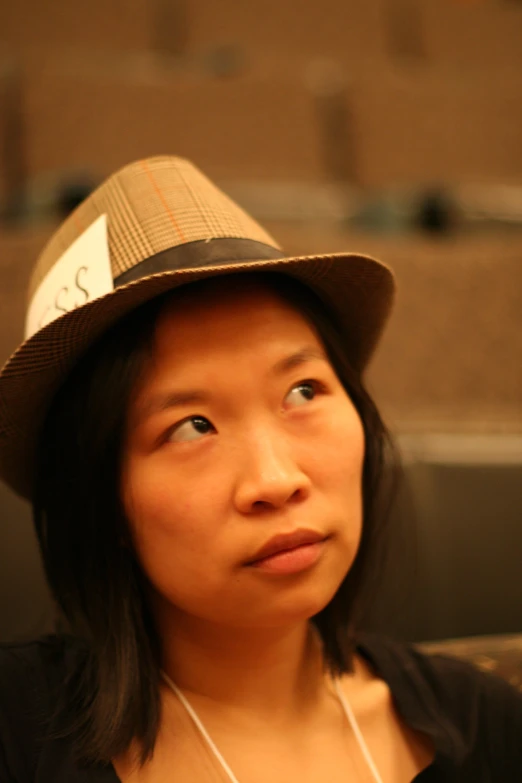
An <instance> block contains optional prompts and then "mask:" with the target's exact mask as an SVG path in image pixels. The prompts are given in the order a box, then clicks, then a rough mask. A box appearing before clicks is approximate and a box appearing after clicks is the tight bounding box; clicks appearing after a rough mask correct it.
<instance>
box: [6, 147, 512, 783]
mask: <svg viewBox="0 0 522 783" xmlns="http://www.w3.org/2000/svg"><path fill="white" fill-rule="evenodd" d="M392 298H393V277H392V275H391V273H390V271H389V270H388V269H387V268H386V267H384V266H383V265H382V264H380V263H378V262H377V261H374V260H372V259H369V258H366V257H362V256H354V255H350V254H340V255H337V256H322V257H308V258H294V259H288V258H285V257H284V254H283V253H282V252H281V251H280V250H279V249H278V248H277V246H276V244H275V243H274V241H273V240H272V239H271V238H270V237H269V236H268V234H266V232H264V231H263V229H262V228H261V227H260V226H258V225H257V224H256V223H255V222H254V221H253V220H252V219H251V218H250V217H249V216H248V215H246V214H245V213H244V212H243V211H242V210H240V209H239V208H238V207H237V206H236V205H235V204H233V202H231V201H230V200H229V199H228V198H227V197H226V196H224V195H223V194H222V193H221V192H219V191H218V190H217V189H216V188H215V187H214V186H213V185H212V184H211V183H210V182H209V181H208V180H207V179H206V178H205V177H203V175H202V174H201V173H200V172H199V171H197V170H196V169H195V168H194V167H193V166H191V164H189V163H188V162H187V161H183V160H180V159H177V158H156V159H152V160H148V161H141V162H138V163H136V164H132V165H131V166H128V167H126V168H125V169H123V170H122V171H120V172H118V173H117V174H115V175H114V176H113V177H111V178H110V179H109V180H108V181H107V182H106V183H104V184H103V185H102V186H101V187H100V188H99V189H98V190H97V191H96V192H95V193H94V194H92V195H91V196H90V197H89V198H88V199H87V200H86V201H85V202H84V203H83V204H82V205H81V206H80V207H79V208H78V209H77V210H76V211H75V213H74V214H73V215H72V216H71V217H69V218H68V219H67V220H66V221H65V223H64V224H63V226H62V227H61V228H60V229H59V231H58V232H57V234H56V235H55V236H54V237H53V239H52V240H51V241H50V243H49V244H48V246H47V247H46V249H45V250H44V252H43V253H42V255H41V257H40V259H39V261H38V263H37V265H36V269H35V272H34V275H33V278H32V283H31V291H30V304H29V308H28V317H27V330H26V331H27V339H26V341H25V343H24V344H23V345H22V346H21V348H20V349H19V350H18V351H17V352H16V353H15V354H14V355H13V356H12V357H11V359H10V360H9V362H8V363H7V365H6V366H5V368H4V370H3V371H2V375H1V376H0V402H1V405H0V435H1V436H2V437H1V439H0V472H1V475H2V477H3V478H4V480H5V481H6V482H7V483H9V484H10V486H11V487H12V488H14V489H15V490H16V491H17V492H19V493H20V494H22V495H24V496H26V497H28V498H30V499H31V500H32V503H33V508H34V519H35V525H36V531H37V534H38V538H39V542H40V547H41V551H42V555H43V561H44V566H45V569H46V574H47V578H48V581H49V584H50V587H51V589H52V592H53V594H54V597H55V599H56V601H57V604H58V605H59V607H60V609H61V612H62V614H63V617H64V618H65V621H66V622H67V628H66V629H63V631H62V632H61V633H59V634H56V635H53V636H49V637H45V638H42V639H38V640H35V641H34V642H32V643H28V644H25V645H4V646H3V648H2V650H1V651H0V780H1V781H4V780H5V781H9V782H10V783H14V782H15V783H29V781H31V783H33V782H35V781H36V782H37V783H41V782H44V781H45V783H49V781H53V782H54V781H56V782H57V783H59V782H60V781H67V782H68V783H70V782H73V783H75V782H76V781H78V782H79V781H105V783H108V781H117V780H121V781H129V782H132V783H134V782H136V783H137V782H138V781H146V782H147V783H157V782H159V781H161V782H163V781H170V780H180V781H190V782H191V783H192V782H194V783H199V782H200V781H201V783H204V782H206V781H208V783H210V781H240V782H241V783H257V782H258V781H266V780H267V779H269V780H271V781H273V782H274V783H279V782H281V783H282V782H283V781H285V783H286V782H287V781H293V780H299V781H301V782H302V783H308V782H309V783H312V782H314V783H315V781H319V780H320V781H324V780H328V781H330V782H331V783H337V782H339V783H340V782H341V781H346V780H352V781H385V782H387V783H406V781H412V780H419V781H421V780H422V781H442V780H444V781H446V780H448V781H449V780H459V781H468V780H469V781H471V780H472V781H473V782H474V783H477V782H478V781H489V780H493V779H494V780H515V779H517V773H518V774H520V773H521V772H522V753H521V750H520V748H521V746H522V742H521V736H520V734H521V731H522V698H521V697H520V695H519V694H518V693H517V692H515V691H514V690H513V689H511V688H510V687H509V686H508V685H507V684H506V683H504V682H502V681H500V680H496V679H494V678H493V677H489V676H486V675H484V674H480V673H478V672H476V671H474V670H473V669H471V667H468V666H466V665H464V664H461V663H457V662H454V661H451V660H446V659H443V658H427V657H424V656H422V655H420V654H419V653H417V652H416V651H414V650H412V649H410V648H407V647H403V646H401V645H398V644H395V643H393V642H391V641H389V640H384V639H379V638H373V637H369V636H364V635H361V634H359V633H358V619H359V617H360V613H361V609H362V606H363V602H364V597H365V594H366V592H367V590H368V584H369V579H370V578H371V577H372V576H374V575H375V573H376V571H375V569H376V563H377V562H378V561H377V560H376V557H377V555H378V554H379V546H380V541H381V538H382V532H383V530H384V518H385V515H384V512H385V502H384V500H385V498H384V493H383V491H382V490H383V480H384V478H385V476H384V463H385V458H386V455H387V443H388V439H387V435H386V430H385V428H384V425H383V424H382V422H381V419H380V417H379V414H378V412H377V411H376V409H375V407H374V405H373V403H372V401H371V399H370V398H369V396H368V394H367V392H366V391H365V389H364V386H363V383H362V380H361V374H362V372H363V370H364V367H365V365H366V363H367V361H368V359H369V357H370V355H371V353H372V350H373V348H374V347H375V344H376V342H377V340H378V338H379V335H380V333H381V331H382V329H383V327H384V324H385V321H386V319H387V316H388V313H389V310H390V307H391V303H392Z"/></svg>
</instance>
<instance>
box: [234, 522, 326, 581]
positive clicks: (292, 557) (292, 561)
mask: <svg viewBox="0 0 522 783" xmlns="http://www.w3.org/2000/svg"><path fill="white" fill-rule="evenodd" d="M325 543H326V536H325V535H324V533H317V532H316V531H310V530H298V531H295V532H294V533H291V534H288V535H281V536H275V537H274V538H273V539H271V540H270V541H269V542H268V543H267V544H265V546H264V547H262V548H261V550H260V551H259V552H258V554H257V555H256V557H255V558H254V559H253V560H251V561H250V562H249V563H248V564H247V565H249V566H251V567H252V568H255V569H257V570H260V571H264V572H266V573H270V574H295V573H299V572H300V571H304V570H306V569H307V568H311V567H312V566H313V565H315V563H316V562H317V561H318V560H319V558H320V557H321V555H322V553H323V549H324V546H325Z"/></svg>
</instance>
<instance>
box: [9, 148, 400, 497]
mask: <svg viewBox="0 0 522 783" xmlns="http://www.w3.org/2000/svg"><path fill="white" fill-rule="evenodd" d="M252 271H256V272H263V271H266V272H274V271H275V272H280V273H284V274H286V275H290V276H292V277H294V278H297V279H298V280H300V281H302V282H303V283H304V284H306V285H308V286H309V287H310V288H312V289H313V290H314V291H315V293H316V294H317V295H318V296H319V297H320V299H322V301H323V302H324V303H325V305H326V306H327V307H328V308H329V309H331V310H332V311H334V313H335V314H336V316H337V319H338V321H339V323H340V326H341V328H342V329H343V331H344V333H345V335H346V346H347V353H348V356H349V359H350V361H351V362H352V364H353V366H354V367H355V368H356V369H357V370H359V371H362V370H363V369H364V368H365V366H366V364H367V362H368V360H369V358H370V356H371V354H372V352H373V350H374V348H375V346H376V344H377V341H378V339H379V337H380V334H381V332H382V330H383V327H384V324H385V322H386V320H387V318H388V315H389V313H390V309H391V306H392V301H393V295H394V278H393V274H392V272H391V271H390V270H389V269H388V267H386V266H385V265H384V264H382V263H380V262H379V261H376V260H375V259H373V258H370V257H368V256H365V255H359V254H352V253H334V254H327V255H310V256H300V257H288V256H286V255H285V253H284V252H283V251H282V250H281V248H280V247H279V245H278V244H277V243H276V242H275V241H274V240H273V239H272V237H271V236H270V235H269V234H268V233H267V232H266V231H265V230H264V229H263V228H262V227H261V226H260V225H259V224H258V223H257V222H256V221H255V220H253V219H252V218H251V217H250V216H249V215H248V214H247V213H246V212H244V211H243V210H242V209H241V208H240V207H239V206H237V204H235V203H234V202H233V201H232V200H231V199H230V198H228V196H226V195H225V194H224V193H223V192H222V191H220V190H219V189H218V188H217V187H216V186H215V185H214V184H213V183H212V182H210V181H209V180H208V179H207V178H206V177H205V176H204V175H203V174H202V173H201V172H200V171H199V170H198V169H197V168H196V167H195V166H194V165H192V163H190V162H189V161H187V160H184V159H182V158H178V157H170V156H162V157H155V158H150V159H147V160H141V161H137V162H135V163H131V164H130V165H128V166H125V167H124V168H123V169H121V170H120V171H118V172H116V173H115V174H113V175H112V176H110V177H109V178H108V179H107V180H106V181H105V182H104V183H103V184H102V185H100V187H99V188H98V189H97V190H95V191H94V192H93V193H92V194H91V195H90V196H88V198H87V199H86V200H85V201H84V202H83V203H82V204H80V206H79V207H78V208H77V209H76V210H75V211H74V212H73V213H72V214H71V215H69V217H67V219H66V220H65V221H64V223H63V224H62V225H61V226H60V228H58V230H57V231H56V233H55V234H54V235H53V236H52V238H51V239H50V241H49V242H48V244H47V245H46V247H45V248H44V250H43V251H42V253H41V255H40V256H39V258H38V259H37V261H36V265H35V268H34V271H33V274H32V276H31V280H30V284H29V292H28V305H27V315H26V327H25V340H24V342H23V343H22V344H21V345H20V347H19V348H18V349H17V350H16V351H15V353H14V354H13V355H12V356H11V357H10V359H9V360H8V361H7V362H6V364H5V365H4V367H3V369H2V370H1V372H0V477H1V478H2V479H3V480H4V481H5V482H6V483H7V484H8V485H9V486H10V487H11V488H12V489H13V490H14V491H15V492H17V493H18V494H19V495H22V496H24V497H27V498H30V497H31V491H32V484H33V471H34V462H35V452H36V446H37V443H38V437H39V432H40V429H41V426H42V424H43V421H44V418H45V415H46V412H47V410H48V408H49V405H50V402H51V401H52V398H53V396H54V394H55V393H56V391H57V389H58V388H59V387H60V385H61V384H62V383H63V382H64V380H65V379H66V377H67V375H68V373H69V372H70V370H71V369H72V367H73V366H74V365H75V363H76V362H77V361H78V359H79V358H80V357H81V356H82V355H83V354H84V353H85V351H86V350H87V349H88V348H89V346H91V345H92V344H93V342H95V341H96V340H97V339H98V338H99V337H100V336H101V335H102V334H103V333H104V332H105V331H106V330H107V329H108V328H109V327H110V326H111V325H112V324H114V323H115V322H116V321H118V320H119V319H120V318H122V316H124V315H125V314H127V313H129V312H130V311H131V310H133V309H134V308H136V307H137V306H138V305H140V304H142V303H144V302H146V301H147V300H149V299H152V298H153V297H155V296H157V295H159V294H161V293H163V292H165V291H168V290H171V289H174V288H177V287H178V286H181V285H183V284H185V283H189V282H193V281H196V280H201V279H203V278H206V277H211V276H213V277H214V276H220V275H225V274H230V273H237V272H241V273H243V272H244V273H248V272H252Z"/></svg>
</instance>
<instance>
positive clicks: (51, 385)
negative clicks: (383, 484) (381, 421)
mask: <svg viewBox="0 0 522 783" xmlns="http://www.w3.org/2000/svg"><path fill="white" fill-rule="evenodd" d="M238 272H240V273H252V272H280V273H282V274H286V275H290V276H293V277H295V278H297V279H298V280H300V281H301V282H303V283H305V284H306V285H308V286H310V287H311V288H312V289H313V290H314V291H315V293H316V294H317V295H318V296H319V297H320V298H321V299H322V300H323V301H324V303H325V305H326V306H327V307H329V308H332V310H333V311H334V312H335V314H336V316H337V319H338V321H339V323H340V325H341V328H342V329H343V331H344V334H345V336H346V340H347V354H348V356H349V359H350V361H351V362H352V364H353V366H354V367H355V368H356V369H357V370H358V371H360V372H362V370H364V368H365V367H366V365H367V363H368V360H369V359H370V357H371V355H372V353H373V351H374V349H375V347H376V345H377V342H378V340H379V337H380V335H381V333H382V331H383V328H384V326H385V324H386V321H387V320H388V317H389V314H390V311H391V308H392V305H393V299H394V292H395V282H394V276H393V273H392V272H391V270H390V269H389V268H388V267H387V266H386V265H384V264H382V263H381V262H380V261H377V260H376V259H374V258H371V257H370V256H365V255H359V254H350V253H336V254H330V255H312V256H299V257H290V258H282V259H276V260H259V261H256V260H252V261H248V262H242V263H237V262H236V263H231V264H220V265H219V266H205V267H200V268H193V269H183V270H170V271H167V272H161V273H158V274H154V275H150V276H148V277H144V278H140V279H139V280H136V281H134V282H131V283H128V284H127V285H124V286H121V287H118V288H115V289H114V290H113V291H111V292H110V293H108V294H106V295H104V296H102V297H100V298H98V299H94V300H92V301H90V302H88V303H86V304H85V305H83V306H82V307H79V308H77V309H76V310H72V311H71V312H68V313H65V314H64V315H62V316H61V317H60V318H57V319H56V320H55V321H53V322H51V323H50V324H48V325H47V326H45V327H43V328H42V329H41V330H40V331H38V332H36V334H34V335H33V336H32V337H30V338H29V339H28V340H26V341H25V342H24V343H22V345H21V346H20V347H19V348H18V349H17V350H16V351H15V353H14V354H13V355H12V356H11V358H10V359H9V360H8V361H7V363H6V364H5V366H4V368H3V369H2V372H1V373H0V475H1V476H2V478H3V479H4V481H5V482H6V483H7V484H9V486H10V487H11V488H12V489H13V490H14V491H15V492H16V493H17V494H19V495H21V496H23V497H26V498H30V497H31V492H32V485H33V470H34V461H35V450H36V445H37V442H38V437H39V433H40V430H41V426H42V423H43V420H44V417H45V415H46V412H47V410H48V408H49V405H50V403H51V400H52V398H53V396H54V394H55V393H56V391H57V390H58V388H59V387H60V386H61V384H62V383H63V382H64V381H65V379H66V378H67V375H68V374H69V372H70V371H71V369H72V367H73V366H74V365H75V364H76V362H77V361H78V360H79V359H80V357H81V356H82V355H83V354H84V353H85V351H86V350H87V349H88V348H89V347H90V346H91V345H92V344H93V343H94V342H95V341H96V340H97V339H98V338H99V337H100V336H101V335H102V334H103V333H104V332H105V331H107V329H109V328H110V327H111V326H112V325H113V324H114V323H116V322H117V321H118V320H119V319H120V318H122V317H123V316H125V315H126V314H127V313H129V312H130V311H132V310H134V309H135V308H136V307H138V306H139V305H140V304H143V303H144V302H146V301H148V300H150V299H152V298H154V297H156V296H158V295H160V294H162V293H165V292H167V291H169V290H174V289H176V288H178V287H179V286H181V285H184V284H186V283H190V282H195V281H197V280H202V279H204V278H208V277H218V276H222V275H227V274H231V273H238Z"/></svg>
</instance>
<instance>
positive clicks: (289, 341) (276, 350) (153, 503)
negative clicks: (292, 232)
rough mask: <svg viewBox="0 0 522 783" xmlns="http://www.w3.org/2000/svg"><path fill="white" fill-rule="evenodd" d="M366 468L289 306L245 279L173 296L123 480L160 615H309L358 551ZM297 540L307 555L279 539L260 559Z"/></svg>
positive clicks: (141, 391) (341, 394) (133, 417)
mask: <svg viewBox="0 0 522 783" xmlns="http://www.w3.org/2000/svg"><path fill="white" fill-rule="evenodd" d="M363 457H364V436H363V429H362V424H361V421H360V419H359V416H358V414H357V412H356V410H355V408H354V406H353V404H352V402H351V400H350V399H349V397H348V396H347V394H346V392H345V390H344V388H343V386H342V385H341V383H340V381H339V380H338V378H337V376H336V374H335V372H334V370H333V369H332V367H331V365H330V363H329V361H328V359H327V358H326V357H325V353H324V349H323V346H322V343H321V341H320V339H319V337H318V336H317V334H316V333H315V331H314V329H313V328H312V327H311V326H310V325H309V324H308V323H307V321H306V320H305V319H304V318H303V317H302V316H301V314H300V313H299V312H297V311H296V310H295V309H293V307H292V306H290V305H289V304H287V303H286V302H285V301H283V300H282V299H280V298H279V297H278V296H277V295H276V294H275V293H274V292H272V291H271V290H270V288H268V287H265V286H263V285H261V284H259V283H258V282H252V281H249V280H246V279H245V280H242V281H240V282H239V283H236V284H235V285H233V286H231V285H230V283H229V284H228V285H227V283H226V280H225V282H222V281H213V282H212V283H211V284H210V285H207V286H206V287H204V288H199V289H198V288H196V289H194V290H192V291H190V290H188V291H185V292H184V293H183V294H182V296H179V295H174V297H173V298H172V300H169V304H168V305H167V307H166V308H165V309H164V311H163V312H162V313H161V315H160V317H159V320H158V323H157V328H156V332H155V340H154V349H153V356H152V361H151V363H150V365H148V367H147V370H146V372H145V375H144V377H143V379H142V382H141V383H140V386H139V388H138V389H137V390H136V394H135V395H134V399H133V402H132V405H131V409H130V411H129V418H128V432H127V441H126V456H125V460H124V469H123V475H122V490H123V501H124V507H125V511H126V514H127V518H128V520H129V524H130V528H131V532H132V536H133V540H134V545H135V548H136V554H137V557H138V560H139V561H140V564H141V566H142V569H143V571H144V573H145V575H146V577H147V579H148V581H149V583H150V585H151V587H152V591H153V596H155V598H156V599H157V600H158V601H159V604H158V605H161V606H162V607H163V610H165V608H166V609H167V611H168V612H169V613H170V614H172V615H173V617H176V616H178V618H179V617H180V616H183V617H184V618H185V620H189V619H190V620H200V621H205V622H212V623H217V624H223V625H226V626H229V627H243V628H246V627H254V626H256V627H268V626H271V627H276V626H281V625H284V624H288V623H291V622H296V621H301V620H304V619H308V618H310V617H312V616H313V615H314V614H316V613H317V612H319V611H320V610H321V609H322V608H324V606H325V605H326V604H327V603H328V602H329V601H330V599H331V598H332V597H333V596H334V594H335V593H336V591H337V589H338V587H339V585H340V584H341V582H342V581H343V579H344V577H345V576H346V573H347V571H348V570H349V568H350V566H351V564H352V562H353V560H354V557H355V555H356V552H357V548H358V545H359V540H360V535H361V524H362V494H361V483H362V482H361V478H362V465H363ZM296 531H301V533H302V534H303V539H302V540H304V541H309V540H310V536H311V537H312V538H313V537H314V535H315V539H316V540H317V543H315V544H313V543H310V544H308V545H303V546H302V547H297V546H296V543H299V541H300V540H301V539H296V540H295V541H292V540H288V541H285V540H284V539H283V540H282V541H280V543H279V545H277V542H276V548H277V547H278V546H279V549H280V548H281V546H291V547H293V548H292V549H291V551H290V552H287V553H286V554H279V555H277V556H274V557H272V558H268V559H264V560H261V561H259V560H257V559H256V558H257V557H258V556H259V552H260V550H261V549H262V548H263V547H264V546H265V545H266V544H267V543H269V542H271V540H272V539H273V538H274V537H275V536H280V535H283V536H286V535H287V534H292V533H295V532H296ZM303 531H304V532H303ZM253 561H254V562H253Z"/></svg>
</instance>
